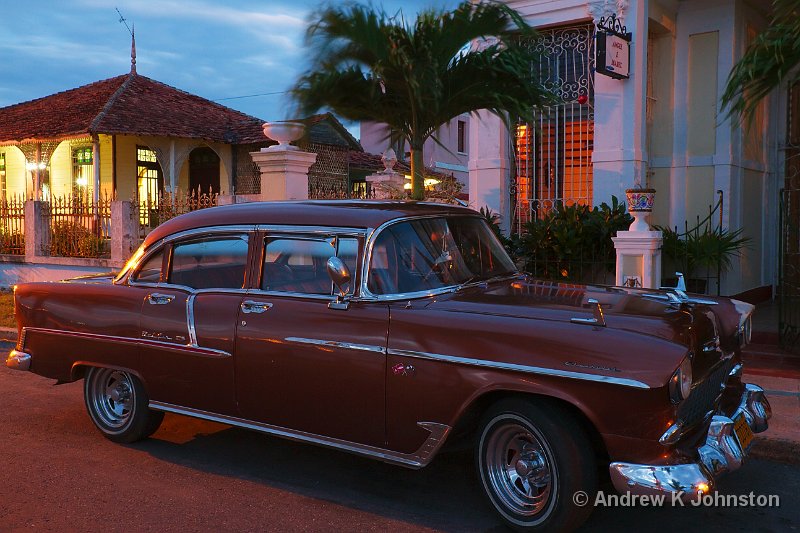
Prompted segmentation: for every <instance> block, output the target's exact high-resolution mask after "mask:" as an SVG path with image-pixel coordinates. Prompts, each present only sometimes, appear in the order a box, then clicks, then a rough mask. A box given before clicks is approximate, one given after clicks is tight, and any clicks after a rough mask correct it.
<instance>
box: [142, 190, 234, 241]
mask: <svg viewBox="0 0 800 533" xmlns="http://www.w3.org/2000/svg"><path fill="white" fill-rule="evenodd" d="M218 200H219V194H217V193H215V192H213V191H212V190H211V189H209V190H208V192H203V191H201V190H200V188H199V187H198V188H197V189H194V190H190V191H186V192H184V191H181V190H180V189H177V190H176V191H175V192H163V191H162V192H159V194H158V196H151V197H145V198H138V197H135V198H134V199H133V204H134V205H135V206H136V207H137V210H138V215H137V220H138V222H139V238H140V239H143V238H144V237H145V236H146V235H147V234H148V233H150V231H151V230H152V229H153V228H155V227H156V226H158V225H159V224H162V223H164V222H166V221H167V220H169V219H171V218H175V217H176V216H178V215H183V214H184V213H189V212H191V211H197V210H198V209H205V208H207V207H214V206H216V205H217V202H218Z"/></svg>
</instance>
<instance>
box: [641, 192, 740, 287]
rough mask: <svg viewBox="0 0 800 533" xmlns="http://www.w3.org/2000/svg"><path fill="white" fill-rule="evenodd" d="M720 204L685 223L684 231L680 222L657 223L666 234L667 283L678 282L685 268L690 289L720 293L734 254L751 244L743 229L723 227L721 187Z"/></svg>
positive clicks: (664, 274) (664, 264) (665, 266)
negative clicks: (677, 274) (676, 275)
mask: <svg viewBox="0 0 800 533" xmlns="http://www.w3.org/2000/svg"><path fill="white" fill-rule="evenodd" d="M717 196H718V199H717V203H716V205H713V206H712V205H709V206H708V215H707V216H706V217H705V218H704V219H702V220H700V216H699V215H698V216H697V220H696V222H695V224H694V226H692V227H689V221H688V220H685V221H684V223H683V231H682V232H679V231H678V226H675V227H674V228H666V227H661V226H655V227H654V228H655V229H657V230H660V231H661V232H662V234H663V237H664V244H663V246H662V252H661V253H662V275H663V276H664V279H663V283H664V285H666V286H671V287H672V286H675V283H676V282H677V279H676V277H675V276H674V275H673V273H675V272H681V273H682V274H683V275H684V279H685V282H686V290H687V291H689V292H695V293H700V294H711V293H712V292H713V293H716V294H717V295H718V296H719V294H720V281H721V280H722V275H723V273H724V271H725V270H726V267H729V266H730V260H731V258H732V257H733V256H736V255H738V254H739V250H740V249H741V248H742V247H743V246H745V245H746V244H747V242H748V241H749V239H748V238H746V237H743V236H742V230H737V231H730V230H727V229H724V228H723V227H722V213H723V208H724V197H723V193H722V191H717Z"/></svg>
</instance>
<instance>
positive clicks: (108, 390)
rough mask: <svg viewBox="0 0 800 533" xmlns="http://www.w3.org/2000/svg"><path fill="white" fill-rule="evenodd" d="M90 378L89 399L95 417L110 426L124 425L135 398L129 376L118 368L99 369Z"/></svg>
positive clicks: (114, 427) (118, 426) (129, 415)
mask: <svg viewBox="0 0 800 533" xmlns="http://www.w3.org/2000/svg"><path fill="white" fill-rule="evenodd" d="M90 379H91V382H90V389H89V390H90V396H91V398H90V400H91V402H92V407H93V410H94V412H95V414H96V415H97V417H98V418H99V419H100V421H101V422H102V423H103V424H105V425H106V426H108V427H110V428H113V429H119V428H122V427H124V426H125V425H126V424H127V423H128V421H129V420H130V417H131V413H132V410H133V403H134V400H135V393H134V390H133V384H132V383H131V377H130V376H129V375H128V374H126V373H125V372H120V371H118V370H110V369H99V370H95V371H94V372H93V373H92V376H91V378H90Z"/></svg>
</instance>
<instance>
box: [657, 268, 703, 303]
mask: <svg viewBox="0 0 800 533" xmlns="http://www.w3.org/2000/svg"><path fill="white" fill-rule="evenodd" d="M675 276H676V277H677V278H678V282H677V283H676V284H675V286H674V287H659V290H661V291H665V292H662V293H649V294H643V295H642V296H644V297H645V298H653V299H655V300H666V301H667V302H669V303H670V305H673V304H678V305H683V304H700V305H717V303H718V302H715V301H714V300H706V299H703V298H695V297H693V296H689V295H688V294H686V282H685V281H684V279H683V273H681V272H675Z"/></svg>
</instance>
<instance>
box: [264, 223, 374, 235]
mask: <svg viewBox="0 0 800 533" xmlns="http://www.w3.org/2000/svg"><path fill="white" fill-rule="evenodd" d="M256 230H257V231H265V232H268V233H272V234H273V235H274V234H281V233H284V234H288V235H292V236H294V235H297V234H302V233H305V234H307V235H308V234H311V235H317V236H319V235H329V236H332V237H333V236H337V235H344V236H347V237H363V236H364V235H365V234H366V233H367V230H365V229H364V228H352V227H338V226H282V225H279V224H258V225H257V226H256Z"/></svg>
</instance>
